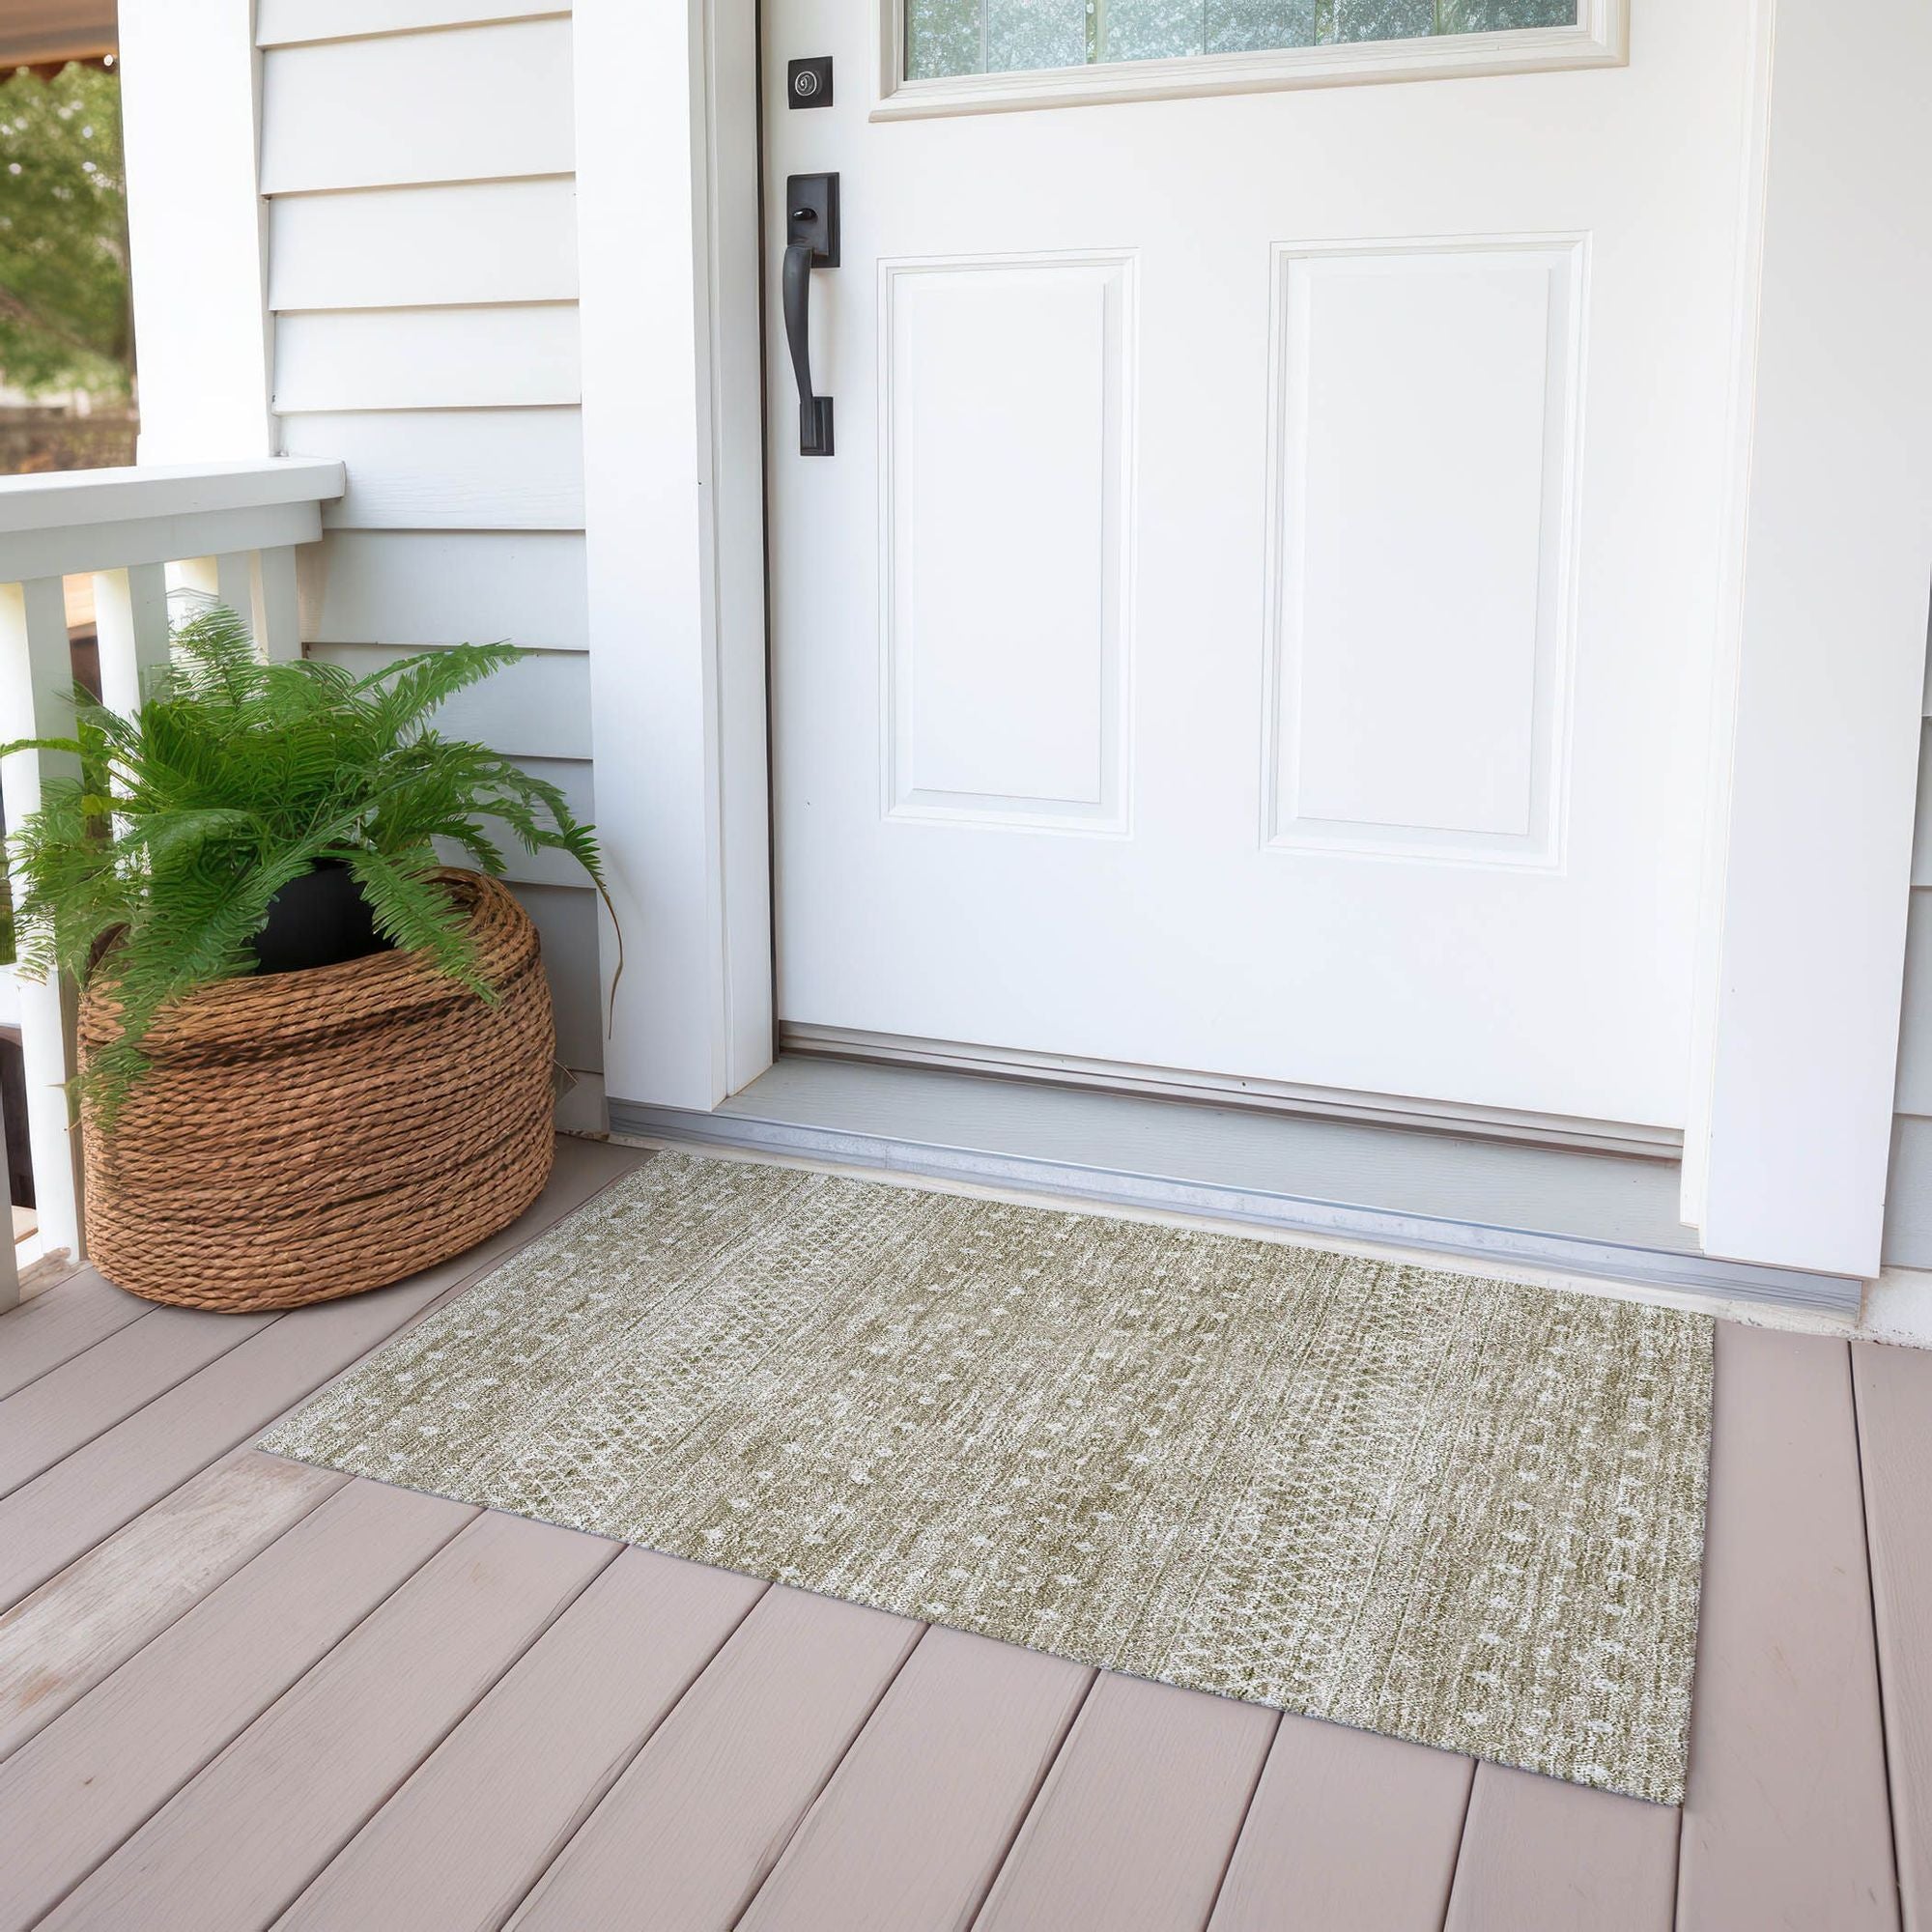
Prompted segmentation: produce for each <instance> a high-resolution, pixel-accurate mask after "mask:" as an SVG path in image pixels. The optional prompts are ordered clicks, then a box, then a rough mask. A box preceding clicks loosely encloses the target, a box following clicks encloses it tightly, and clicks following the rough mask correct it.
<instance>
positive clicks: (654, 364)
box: [575, 0, 1932, 1275]
mask: <svg viewBox="0 0 1932 1932" xmlns="http://www.w3.org/2000/svg"><path fill="white" fill-rule="evenodd" d="M1761 5H1762V9H1763V11H1762V14H1761V18H1762V21H1763V23H1764V42H1765V44H1766V45H1767V46H1768V45H1769V44H1770V43H1771V29H1772V25H1773V14H1772V10H1773V8H1774V6H1775V8H1776V21H1775V25H1776V47H1777V60H1776V75H1775V84H1773V85H1771V86H1770V87H1769V89H1768V92H1767V93H1766V95H1765V97H1764V98H1765V102H1766V105H1765V128H1766V138H1765V141H1764V146H1763V152H1762V153H1761V154H1760V155H1759V156H1756V157H1755V158H1754V159H1753V160H1752V162H1751V164H1750V180H1749V182H1748V184H1747V193H1748V194H1749V195H1750V197H1751V199H1752V202H1753V204H1754V205H1756V206H1758V207H1760V208H1761V210H1762V232H1763V237H1764V242H1763V253H1762V272H1761V274H1760V273H1758V272H1756V271H1755V270H1749V265H1747V270H1749V271H1747V273H1746V274H1745V275H1744V276H1742V277H1741V285H1740V306H1741V311H1743V312H1745V314H1746V322H1745V325H1744V326H1743V327H1741V328H1740V343H1741V345H1742V346H1743V347H1744V348H1745V349H1747V350H1748V351H1749V352H1750V355H1749V356H1748V357H1747V359H1748V360H1752V361H1753V362H1754V366H1753V367H1752V368H1751V369H1750V371H1749V374H1748V380H1747V384H1746V386H1745V388H1744V389H1743V390H1742V391H1741V394H1742V396H1743V397H1744V398H1745V402H1746V409H1747V414H1746V415H1745V416H1744V418H1743V419H1742V422H1743V425H1744V427H1745V428H1747V431H1748V434H1747V437H1744V436H1742V435H1741V440H1747V442H1748V449H1749V457H1748V464H1747V467H1746V468H1745V469H1744V482H1743V494H1742V497H1741V501H1742V515H1741V517H1740V519H1739V522H1740V526H1741V533H1740V538H1739V540H1740V541H1742V542H1744V543H1745V546H1746V548H1745V551H1744V559H1745V560H1744V564H1743V568H1742V570H1741V572H1740V573H1739V578H1738V582H1739V606H1738V608H1739V611H1740V613H1741V614H1740V635H1739V637H1738V639H1737V642H1736V649H1735V661H1734V667H1733V668H1734V672H1735V676H1734V679H1728V680H1727V684H1728V683H1732V682H1734V684H1735V694H1736V702H1735V705H1734V706H1733V707H1729V710H1730V717H1729V722H1728V723H1725V724H1723V725H1720V729H1721V730H1722V731H1723V741H1724V744H1725V747H1726V749H1727V752H1728V756H1727V758H1726V760H1725V768H1726V783H1725V784H1724V785H1722V786H1720V790H1721V791H1722V793H1723V795H1722V796H1719V798H1717V799H1716V800H1714V808H1713V817H1714V825H1715V830H1714V837H1713V840H1712V847H1713V849H1712V863H1711V866H1710V868H1709V886H1708V892H1707V898H1708V902H1709V906H1710V910H1711V921H1710V925H1711V942H1710V946H1709V948H1708V956H1709V958H1710V961H1711V970H1710V973H1709V976H1708V977H1709V986H1710V991H1709V995H1708V998H1707V1001H1706V1008H1707V1019H1708V1024H1707V1027H1706V1031H1705V1036H1704V1038H1703V1040H1702V1042H1701V1044H1700V1048H1699V1051H1698V1055H1697V1064H1696V1065H1694V1066H1693V1067H1691V1068H1688V1069H1687V1079H1688V1081H1689V1084H1690V1089H1691V1094H1692V1104H1693V1108H1694V1109H1695V1111H1694V1113H1693V1117H1692V1118H1693V1133H1692V1137H1691V1138H1692V1146H1691V1148H1690V1159H1689V1161H1688V1163H1687V1173H1688V1175H1689V1176H1690V1189H1689V1192H1688V1194H1687V1201H1686V1212H1687V1218H1689V1219H1690V1220H1691V1221H1692V1222H1693V1223H1694V1224H1697V1225H1700V1226H1701V1227H1702V1229H1703V1232H1704V1238H1705V1243H1706V1246H1707V1247H1708V1248H1709V1249H1710V1250H1711V1251H1712V1252H1714V1253H1719V1254H1723V1255H1727V1256H1733V1257H1737V1258H1740V1259H1746V1260H1751V1261H1759V1262H1764V1263H1766V1264H1773V1265H1785V1266H1796V1267H1810V1268H1816V1269H1821V1270H1825V1271H1832V1272H1842V1273H1861V1274H1866V1275H1871V1274H1875V1273H1876V1272H1877V1266H1878V1242H1879V1235H1880V1225H1881V1219H1882V1212H1883V1202H1884V1188H1885V1173H1886V1163H1887V1154H1888V1149H1889V1117H1890V1104H1891V1082H1892V1068H1893V1062H1894V1059H1895V1055H1896V1045H1897V1030H1898V999H1899V988H1900V983H1901V977H1902V968H1903V958H1904V931H1905V910H1906V895H1907V878H1908V862H1909V848H1910V841H1911V831H1912V818H1913V807H1914V792H1915V784H1916V772H1917V756H1918V728H1919V725H1918V721H1919V715H1920V712H1919V691H1920V681H1921V677H1922V671H1923V654H1924V643H1925V619H1926V601H1925V600H1926V593H1927V582H1928V575H1932V508H1928V490H1929V489H1932V476H1929V475H1928V472H1929V471H1932V369H1928V368H1927V367H1926V366H1925V365H1924V363H1923V358H1922V355H1921V353H1920V344H1921V342H1922V327H1923V318H1924V316H1925V315H1926V314H1927V313H1928V312H1932V266H1928V265H1932V209H1928V208H1927V207H1926V206H1924V205H1923V203H1922V198H1921V197H1920V196H1919V195H1918V183H1919V182H1921V181H1923V180H1924V179H1925V178H1926V177H1927V175H1928V173H1932V122H1927V121H1926V119H1925V118H1924V117H1923V116H1922V115H1921V114H1919V112H1918V107H1919V103H1918V99H1917V93H1918V86H1919V84H1920V77H1921V76H1922V75H1923V73H1924V72H1926V71H1932V14H1926V12H1925V10H1924V9H1923V7H1922V4H1921V0H1878V8H1877V13H1878V18H1877V19H1876V20H1874V18H1873V17H1872V15H1871V14H1870V12H1869V11H1868V12H1867V14H1866V15H1865V16H1864V17H1863V18H1862V19H1861V22H1860V25H1859V28H1858V31H1857V32H1856V33H1848V32H1847V31H1846V30H1845V28H1844V23H1843V12H1842V9H1841V8H1838V7H1836V6H1834V5H1833V0H1761ZM1641 28H1642V22H1641V17H1640V16H1639V18H1638V21H1637V31H1638V32H1639V33H1640V32H1641ZM575 31H576V44H577V65H578V73H579V75H580V81H581V88H582V94H583V98H584V99H586V100H597V99H602V96H603V82H604V81H605V80H606V79H607V78H608V76H609V75H610V74H611V73H613V72H623V73H625V74H627V75H628V76H629V77H630V81H629V84H630V85H632V86H633V87H634V88H635V89H636V90H637V91H638V92H639V94H640V95H641V97H642V98H641V99H634V101H633V111H631V112H629V113H627V114H624V115H611V114H608V113H602V112H597V113H586V114H585V115H583V116H582V117H581V118H580V125H579V132H578V141H579V156H578V160H579V169H580V178H579V189H578V192H579V198H580V211H581V213H580V222H579V232H580V237H581V239H582V256H583V263H582V269H583V278H584V279H583V298H582V300H583V306H582V322H583V343H584V365H585V369H584V376H585V388H584V443H585V471H586V477H585V481H586V492H587V497H588V505H589V507H588V513H587V514H588V522H589V548H590V557H591V563H590V570H591V633H592V657H591V662H592V678H593V691H594V693H595V701H596V706H597V719H596V727H595V728H596V751H597V785H598V801H597V803H598V818H599V821H600V826H601V829H602V832H603V836H604V838H605V843H606V849H607V852H608V853H609V855H610V858H611V873H612V882H613V896H614V897H615V898H616V900H617V903H618V907H619V911H620V914H621V916H622V918H623V921H624V928H625V938H626V941H627V944H628V949H629V964H628V966H627V968H626V972H625V976H624V981H623V984H622V986H621V987H620V989H619V991H618V994H617V1000H616V1006H615V1010H614V1012H613V1014H612V1015H611V1037H610V1039H609V1042H608V1045H607V1069H608V1080H609V1086H610V1091H611V1094H612V1095H613V1097H615V1098H618V1099H620V1100H625V1101H633V1102H647V1103H654V1104H660V1105H668V1106H679V1107H686V1108H699V1109H709V1108H711V1107H713V1106H715V1105H716V1104H717V1103H718V1102H719V1100H721V1099H722V1098H724V1097H725V1095H726V1094H730V1093H732V1092H735V1091H737V1090H738V1089H739V1088H741V1087H743V1086H744V1085H746V1084H747V1083H748V1082H749V1081H750V1080H751V1079H753V1078H754V1077H755V1076H756V1074H757V1073H758V1072H759V1071H760V1070H762V1067H763V1065H765V1064H767V1063H768V1061H769V1057H770V1042H771V1013H772V979H771V967H770V953H769V935H770V927H769V903H770V902H769V896H768V895H769V877H770V856H769V833H768V830H767V820H766V809H765V796H766V792H765V777H766V764H765V759H766V725H765V699H764V678H763V664H762V633H763V626H762V621H761V612H755V611H753V610H752V609H750V608H748V607H749V606H750V603H751V600H750V599H749V598H748V597H747V596H746V595H745V594H744V593H745V586H746V585H748V584H754V583H757V582H761V580H762V568H763V544H762V519H761V514H754V513H753V508H752V506H754V505H756V504H757V503H758V501H759V497H760V494H761V464H762V451H761V449H760V446H759V439H758V436H757V433H756V424H755V420H753V421H752V422H751V423H749V424H748V423H747V421H746V420H745V406H746V401H747V398H748V397H752V396H755V395H756V393H757V381H758V379H757V370H758V368H759V366H760V364H759V355H760V340H759V337H760V320H759V314H758V302H757V261H756V249H757V246H758V240H757V209H756V199H755V194H754V193H753V183H754V181H755V173H756V161H757V97H756V89H755V86H754V83H753V75H754V72H755V60H756V49H755V34H754V26H753V5H752V0H689V4H688V6H687V7H684V8H670V9H661V8H635V7H632V6H629V5H627V4H625V0H580V4H579V6H578V8H577V13H576V27H575ZM1605 79H1606V81H1610V80H1611V77H1609V76H1605ZM1442 84H1444V85H1455V84H1456V83H1455V82H1453V81H1448V82H1444V83H1442ZM1908 149H1909V150H1911V151H1912V152H1917V153H1918V154H1919V155H1920V156H1921V161H1920V164H1919V165H1918V167H1913V166H1909V165H1905V162H1906V161H1907V160H1909V154H1907V152H1906V151H1907V150H1908ZM1853 345H1856V355H1846V354H1845V353H1844V352H1845V351H1847V350H1848V349H1849V348H1850V347H1852V346H1853ZM1847 379H1848V380H1847ZM1821 662H1829V663H1830V664H1831V665H1832V666H1833V671H1834V675H1833V677H1832V678H1829V679H1822V678H1821V677H1820V676H1819V673H1818V667H1819V665H1820V663H1821ZM1725 696H1726V697H1728V690H1727V692H1726V694H1725ZM1826 700H1829V701H1826ZM1726 708H1727V707H1726V705H1725V704H1720V706H1719V710H1720V712H1722V711H1725V710H1726ZM606 937H607V944H608V943H609V941H610V935H609V934H608V932H607V935H606Z"/></svg>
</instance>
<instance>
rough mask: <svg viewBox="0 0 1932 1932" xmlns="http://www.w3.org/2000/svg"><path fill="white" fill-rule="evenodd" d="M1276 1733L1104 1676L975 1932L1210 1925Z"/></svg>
mask: <svg viewBox="0 0 1932 1932" xmlns="http://www.w3.org/2000/svg"><path fill="white" fill-rule="evenodd" d="M1278 1721H1279V1719H1278V1717H1277V1714H1276V1713H1275V1712H1273V1711H1269V1710H1264V1708H1263V1707H1262V1706H1261V1705H1259V1704H1243V1703H1236V1702H1235V1701H1234V1700H1232V1699H1230V1698H1226V1697H1209V1696H1206V1695H1204V1694H1203V1693H1201V1692H1200V1691H1196V1690H1175V1689H1174V1688H1173V1687H1172V1686H1170V1685H1165V1684H1151V1683H1148V1682H1146V1681H1145V1680H1143V1679H1141V1678H1135V1677H1114V1676H1103V1677H1102V1678H1101V1679H1100V1680H1099V1682H1098V1683H1097V1684H1095V1685H1094V1690H1093V1692H1092V1694H1091V1695H1090V1696H1089V1697H1088V1699H1087V1701H1086V1703H1085V1704H1084V1705H1083V1706H1082V1707H1081V1711H1080V1717H1079V1719H1078V1720H1077V1721H1076V1722H1075V1724H1074V1726H1073V1729H1072V1732H1071V1733H1070V1735H1069V1736H1068V1737H1067V1740H1066V1743H1065V1745H1064V1746H1063V1747H1061V1751H1060V1755H1059V1756H1058V1757H1057V1758H1056V1759H1055V1760H1054V1765H1053V1769H1052V1771H1051V1772H1050V1773H1049V1774H1048V1776H1047V1778H1046V1782H1045V1784H1044V1785H1043V1786H1042V1787H1041V1789H1040V1794H1039V1797H1038V1799H1037V1801H1036V1802H1035V1804H1034V1807H1033V1809H1032V1811H1031V1812H1030V1813H1029V1814H1028V1816H1027V1821H1026V1823H1025V1825H1024V1826H1023V1827H1022V1828H1021V1830H1020V1833H1019V1837H1018V1839H1017V1840H1016V1841H1015V1843H1014V1845H1013V1849H1012V1851H1011V1853H1010V1854H1009V1857H1008V1859H1007V1861H1006V1864H1005V1865H1004V1866H1003V1867H1002V1869H1001V1872H1000V1875H999V1878H998V1880H997V1881H996V1882H995V1883H994V1886H993V1889H992V1893H991V1895H990V1896H989V1897H988V1899H987V1900H986V1905H985V1909H984V1910H983V1911H982V1912H981V1913H980V1916H979V1918H976V1919H975V1920H974V1921H973V1923H974V1925H975V1927H976V1928H977V1932H1039V1928H1042V1927H1046V1926H1066V1927H1073V1926H1083V1927H1084V1926H1090V1925H1091V1926H1094V1927H1099V1926H1105V1927H1106V1928H1107V1932H1181V1928H1183V1927H1187V1928H1193V1927H1199V1926H1203V1925H1205V1924H1206V1923H1207V1922H1208V1915H1209V1914H1210V1913H1211V1912H1212V1911H1213V1909H1214V1901H1215V1896H1216V1894H1217V1893H1218V1891H1219V1890H1220V1888H1221V1882H1222V1880H1223V1878H1224V1876H1225V1875H1226V1872H1227V1869H1228V1861H1229V1857H1230V1855H1231V1854H1232V1853H1233V1851H1234V1848H1235V1842H1236V1838H1237V1837H1238V1836H1239V1835H1240V1831H1241V1826H1242V1822H1243V1820H1244V1818H1245V1816H1246V1814H1247V1810H1248V1806H1249V1804H1250V1802H1251V1800H1252V1798H1253V1796H1254V1792H1255V1788H1256V1783H1257V1781H1258V1779H1259V1778H1260V1776H1261V1773H1262V1764H1263V1761H1264V1758H1265V1757H1266V1755H1267V1750H1268V1746H1269V1744H1270V1742H1271V1741H1272V1739H1273V1736H1274V1732H1275V1729H1276V1726H1277V1723H1278Z"/></svg>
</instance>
